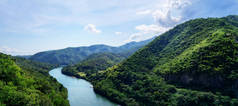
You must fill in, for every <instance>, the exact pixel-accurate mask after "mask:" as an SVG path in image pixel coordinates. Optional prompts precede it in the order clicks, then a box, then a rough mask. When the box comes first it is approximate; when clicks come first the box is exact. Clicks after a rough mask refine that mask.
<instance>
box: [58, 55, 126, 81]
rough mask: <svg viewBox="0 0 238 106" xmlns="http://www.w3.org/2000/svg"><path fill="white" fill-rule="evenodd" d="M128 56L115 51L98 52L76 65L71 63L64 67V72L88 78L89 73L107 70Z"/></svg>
mask: <svg viewBox="0 0 238 106" xmlns="http://www.w3.org/2000/svg"><path fill="white" fill-rule="evenodd" d="M125 58H126V57H124V56H122V55H119V54H113V53H96V54H92V55H90V56H88V58H86V59H85V60H83V61H81V62H80V63H78V64H75V65H69V66H66V67H64V68H63V70H62V73H63V74H66V75H70V76H75V77H78V78H87V77H88V76H89V75H92V74H95V73H97V72H98V71H101V70H106V69H107V68H108V67H111V66H113V65H115V64H117V63H119V62H121V61H122V60H123V59H125Z"/></svg>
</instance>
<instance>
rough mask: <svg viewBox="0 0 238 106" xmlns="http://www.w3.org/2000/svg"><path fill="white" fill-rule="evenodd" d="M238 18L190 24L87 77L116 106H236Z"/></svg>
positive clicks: (197, 20) (160, 37)
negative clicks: (118, 105) (117, 104)
mask: <svg viewBox="0 0 238 106" xmlns="http://www.w3.org/2000/svg"><path fill="white" fill-rule="evenodd" d="M237 66H238V16H234V15H231V16H227V17H223V18H207V19H203V18H201V19H195V20H190V21H187V22H185V23H183V24H180V25H177V26H176V27H174V28H173V29H171V30H169V31H168V32H166V33H164V34H162V35H160V36H158V37H157V38H156V39H154V40H153V41H152V42H151V43H149V44H148V45H146V46H145V47H143V48H142V49H140V50H139V51H137V52H135V54H133V55H132V56H130V57H129V58H127V59H126V60H124V61H123V62H121V63H119V64H117V65H115V66H113V67H110V68H108V69H107V70H105V71H100V72H98V73H96V74H92V75H91V76H89V77H88V80H90V81H91V82H92V84H93V85H94V90H95V92H97V93H99V94H101V95H104V96H106V97H108V98H109V99H110V100H112V101H114V102H117V103H119V104H121V105H129V106H131V105H133V106H169V105H171V106H218V105H227V106H238V99H237V97H238V91H237V89H238V67H237Z"/></svg>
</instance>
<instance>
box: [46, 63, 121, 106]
mask: <svg viewBox="0 0 238 106" xmlns="http://www.w3.org/2000/svg"><path fill="white" fill-rule="evenodd" d="M61 70H62V67H59V68H55V69H53V70H51V71H50V72H49V74H50V75H51V76H53V77H54V78H56V79H57V81H58V82H60V83H61V84H63V85H64V87H66V88H67V89H68V100H69V102H70V106H117V105H116V104H115V103H112V102H111V101H109V100H108V99H106V98H104V97H102V96H100V95H98V94H96V93H95V92H94V91H93V88H92V84H91V83H90V82H88V81H86V80H84V79H77V78H74V77H69V76H66V75H64V74H62V73H61Z"/></svg>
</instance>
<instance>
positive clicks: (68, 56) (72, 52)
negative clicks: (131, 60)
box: [29, 38, 153, 65]
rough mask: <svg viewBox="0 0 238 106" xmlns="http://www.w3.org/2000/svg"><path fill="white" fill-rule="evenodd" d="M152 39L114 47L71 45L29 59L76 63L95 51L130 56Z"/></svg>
mask: <svg viewBox="0 0 238 106" xmlns="http://www.w3.org/2000/svg"><path fill="white" fill-rule="evenodd" d="M152 40H153V38H151V39H148V40H145V41H141V42H131V43H127V44H125V45H122V46H119V47H112V46H107V45H92V46H83V47H70V48H66V49H61V50H52V51H45V52H40V53H36V54H35V55H33V56H31V57H30V58H29V59H30V60H34V61H39V62H44V63H50V64H60V65H68V64H76V63H78V62H80V61H82V60H84V59H86V58H87V56H89V55H91V54H94V53H105V52H109V53H121V54H122V55H124V56H129V55H131V54H132V53H134V52H135V51H136V50H138V49H139V48H141V47H143V46H144V45H146V44H147V43H149V42H150V41H152Z"/></svg>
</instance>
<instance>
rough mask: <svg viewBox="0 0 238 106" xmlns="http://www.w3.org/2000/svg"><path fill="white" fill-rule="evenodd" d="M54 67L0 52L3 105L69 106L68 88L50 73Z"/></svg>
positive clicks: (1, 103)
mask: <svg viewBox="0 0 238 106" xmlns="http://www.w3.org/2000/svg"><path fill="white" fill-rule="evenodd" d="M54 67H55V66H52V65H49V64H44V63H38V62H33V61H30V60H26V59H23V58H19V57H11V56H8V55H5V54H2V53H0V105H1V106H2V105H3V106H4V105H7V106H69V102H68V100H67V89H66V88H64V87H63V85H61V84H59V83H58V82H57V81H56V79H54V78H53V77H51V76H50V75H49V74H48V71H49V70H50V69H52V68H54Z"/></svg>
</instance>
